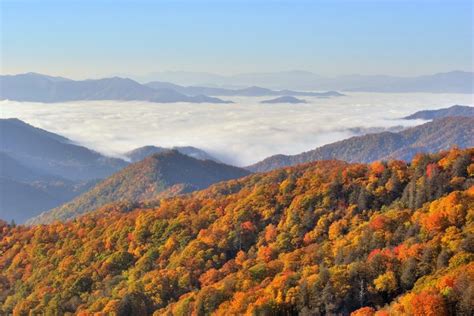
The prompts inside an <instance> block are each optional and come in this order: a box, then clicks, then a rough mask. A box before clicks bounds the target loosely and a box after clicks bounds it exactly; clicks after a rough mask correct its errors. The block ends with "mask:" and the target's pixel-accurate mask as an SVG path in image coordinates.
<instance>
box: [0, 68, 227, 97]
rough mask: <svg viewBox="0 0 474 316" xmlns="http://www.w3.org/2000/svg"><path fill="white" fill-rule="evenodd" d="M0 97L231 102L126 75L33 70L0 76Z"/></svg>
mask: <svg viewBox="0 0 474 316" xmlns="http://www.w3.org/2000/svg"><path fill="white" fill-rule="evenodd" d="M0 87H1V89H0V99H2V100H4V99H7V100H15V101H31V102H46V103H52V102H67V101H80V100H120V101H135V100H140V101H149V102H158V103H171V102H191V103H203V102H207V103H231V102H230V101H223V100H221V99H218V98H213V97H207V96H205V95H195V96H187V95H184V94H181V93H179V92H177V91H175V90H172V89H153V88H150V87H148V86H145V85H142V84H139V83H138V82H136V81H133V80H131V79H127V78H119V77H113V78H104V79H95V80H82V81H75V80H70V79H66V78H61V77H51V76H45V75H41V74H36V73H26V74H19V75H4V76H0Z"/></svg>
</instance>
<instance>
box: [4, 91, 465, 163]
mask: <svg viewBox="0 0 474 316" xmlns="http://www.w3.org/2000/svg"><path fill="white" fill-rule="evenodd" d="M231 99H232V101H234V102H235V103H234V104H191V103H168V104H159V103H149V102H141V101H140V102H139V101H132V102H119V101H80V102H65V103H54V104H45V103H33V102H15V101H8V100H5V101H0V117H2V118H11V117H16V118H19V119H21V120H24V121H26V122H27V123H29V124H31V125H33V126H36V127H40V128H43V129H45V130H48V131H51V132H54V133H57V134H60V135H63V136H65V137H68V138H69V139H71V140H72V141H74V142H75V143H78V144H81V145H84V146H86V147H89V148H91V149H94V150H96V151H98V152H101V153H104V154H107V155H111V156H118V157H121V155H122V154H123V153H124V152H126V151H129V150H131V149H134V148H137V147H140V146H145V145H157V146H163V147H171V146H188V145H189V146H195V147H198V148H201V149H203V150H205V151H207V152H209V153H210V154H211V155H214V156H215V157H217V158H218V159H220V160H222V161H224V162H227V163H230V164H235V165H239V166H244V165H249V164H252V163H254V162H257V161H259V160H261V159H263V158H266V157H268V156H270V155H274V154H297V153H300V152H303V151H307V150H310V149H314V148H316V147H318V146H321V145H324V144H327V143H331V142H334V141H338V140H342V139H344V138H347V137H350V136H353V135H354V134H355V132H354V130H353V129H354V128H363V129H365V128H374V127H384V128H389V127H393V126H413V125H418V124H421V123H423V121H419V120H415V121H406V120H401V119H400V118H401V117H403V116H406V115H408V114H411V113H413V112H416V111H418V110H423V109H437V108H443V107H448V106H451V105H454V104H465V105H472V104H473V102H474V101H473V95H470V94H429V93H399V94H388V93H349V94H348V95H347V96H344V97H337V98H330V99H318V98H310V97H305V98H304V99H305V100H307V101H308V103H307V104H261V103H260V101H262V100H265V99H269V98H260V97H259V98H250V97H238V98H237V97H234V98H231Z"/></svg>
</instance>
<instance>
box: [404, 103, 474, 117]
mask: <svg viewBox="0 0 474 316" xmlns="http://www.w3.org/2000/svg"><path fill="white" fill-rule="evenodd" d="M448 116H474V107H472V106H466V105H453V106H451V107H449V108H444V109H438V110H425V111H418V112H416V113H413V114H411V115H408V116H406V117H404V119H405V120H416V119H422V120H433V119H439V118H443V117H448Z"/></svg>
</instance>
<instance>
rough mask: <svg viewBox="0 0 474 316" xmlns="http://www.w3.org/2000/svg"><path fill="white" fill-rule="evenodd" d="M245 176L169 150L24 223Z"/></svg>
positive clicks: (47, 220) (243, 172) (67, 216)
mask: <svg viewBox="0 0 474 316" xmlns="http://www.w3.org/2000/svg"><path fill="white" fill-rule="evenodd" d="M248 174H250V172H249V171H247V170H245V169H241V168H238V167H233V166H229V165H225V164H221V163H217V162H214V161H211V160H198V159H195V158H192V157H189V156H186V155H183V154H181V153H179V152H178V151H177V150H169V151H165V152H163V153H160V154H154V155H152V156H149V157H147V158H145V159H144V160H142V161H140V162H137V163H133V164H130V165H129V166H127V167H126V168H124V169H123V170H121V171H119V172H117V173H116V174H114V175H112V176H110V177H109V178H107V179H105V180H104V181H102V182H100V183H99V184H97V185H96V186H95V187H94V188H92V189H91V190H90V191H88V192H86V193H84V194H83V195H81V196H79V197H77V198H75V199H74V200H72V201H71V202H69V203H66V204H64V205H63V206H61V207H58V208H56V209H53V210H51V211H48V212H45V213H43V214H41V215H39V216H38V217H35V218H33V219H31V220H29V221H28V223H29V224H39V223H50V222H52V221H54V220H69V219H72V218H74V217H76V216H79V215H81V214H84V213H87V212H89V211H92V210H94V209H96V208H98V207H100V206H102V205H105V204H107V203H111V202H116V201H131V202H134V201H142V200H147V199H151V198H157V197H160V196H161V197H168V196H174V195H178V194H181V193H187V192H191V191H195V190H200V189H204V188H207V187H208V186H210V185H211V184H214V183H216V182H220V181H224V180H230V179H235V178H240V177H243V176H246V175H248Z"/></svg>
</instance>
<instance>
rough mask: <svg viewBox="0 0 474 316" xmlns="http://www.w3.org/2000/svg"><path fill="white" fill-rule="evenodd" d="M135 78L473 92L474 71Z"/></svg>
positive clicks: (235, 84)
mask: <svg viewBox="0 0 474 316" xmlns="http://www.w3.org/2000/svg"><path fill="white" fill-rule="evenodd" d="M137 79H139V80H140V81H141V82H150V81H169V82H173V83H175V84H180V85H187V86H203V85H204V86H206V85H207V86H212V85H219V86H226V87H248V86H261V87H265V88H269V89H296V90H317V91H321V90H337V91H360V92H393V93H403V92H429V93H471V94H472V93H474V73H473V72H467V71H449V72H443V73H435V74H430V75H424V76H413V77H400V76H388V75H342V76H334V77H328V76H321V75H318V74H315V73H312V72H309V71H283V72H273V73H243V74H238V75H231V76H224V75H216V74H210V73H193V72H179V71H178V72H158V73H151V74H149V75H147V76H141V77H139V76H137ZM287 94H288V93H287Z"/></svg>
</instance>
